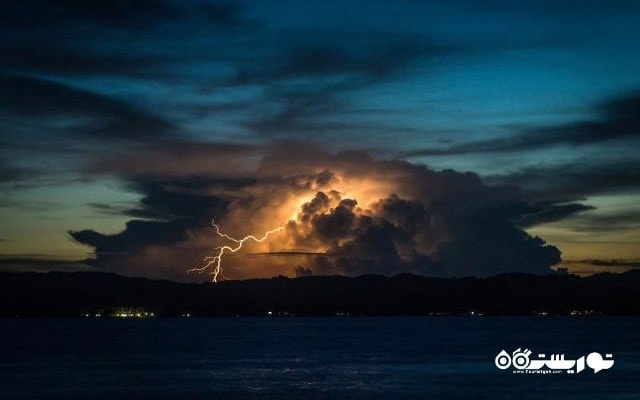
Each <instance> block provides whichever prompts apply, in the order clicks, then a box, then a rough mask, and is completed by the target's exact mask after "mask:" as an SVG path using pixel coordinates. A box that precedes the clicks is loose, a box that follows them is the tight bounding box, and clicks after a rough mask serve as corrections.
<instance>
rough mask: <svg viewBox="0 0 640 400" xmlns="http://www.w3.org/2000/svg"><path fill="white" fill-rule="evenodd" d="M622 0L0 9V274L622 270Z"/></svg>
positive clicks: (629, 50) (86, 4)
mask: <svg viewBox="0 0 640 400" xmlns="http://www.w3.org/2000/svg"><path fill="white" fill-rule="evenodd" d="M639 15H640V2H637V1H604V0H602V1H569V0H567V1H557V0H554V1H551V0H549V1H482V2H479V1H471V0H469V1H438V2H436V1H433V2H428V1H422V2H409V1H398V2H382V1H380V2H377V1H362V2H360V1H277V0H273V1H253V2H218V1H202V2H201V1H163V0H152V1H131V2H130V1H107V0H97V1H81V0H68V1H64V0H58V1H45V0H42V1H32V0H25V1H15V2H8V3H6V4H3V5H2V8H0V32H1V34H2V41H0V129H1V135H0V190H1V191H0V215H1V221H2V223H1V224H0V269H4V270H39V271H49V270H99V271H113V272H117V273H121V274H125V275H130V276H148V277H153V278H168V279H175V280H206V279H209V277H208V276H206V274H205V275H198V274H195V275H194V274H191V275H188V274H187V270H188V269H189V268H194V267H198V266H200V265H202V258H203V257H204V256H206V255H212V252H214V248H215V246H219V245H222V244H224V243H222V242H221V241H220V240H219V239H220V238H218V237H216V235H215V230H214V229H213V227H212V226H211V220H212V219H213V218H215V221H216V222H217V223H219V224H220V226H221V229H222V230H223V231H224V232H225V233H228V234H229V235H231V236H233V237H242V236H244V235H249V234H253V235H256V236H262V235H263V234H264V233H265V232H266V231H267V230H270V229H273V228H277V227H282V228H283V229H282V230H281V231H279V232H277V233H275V234H274V235H273V236H272V237H270V238H269V240H267V241H265V242H263V243H261V244H252V245H249V246H247V248H246V249H242V251H239V252H238V253H237V254H233V255H232V256H231V257H228V258H225V263H224V277H225V278H230V279H243V278H250V277H267V276H274V275H280V274H281V275H286V276H296V275H298V276H299V275H309V274H345V275H359V274H363V273H380V274H386V275H394V274H397V273H400V272H412V273H418V274H423V275H433V276H467V275H476V276H487V275H493V274H497V273H503V272H512V271H521V272H530V273H548V272H550V271H551V269H552V268H556V267H558V266H564V267H567V268H568V269H569V270H570V271H573V272H577V273H580V274H588V273H594V272H601V271H610V272H620V271H624V270H627V269H630V268H638V267H640V246H639V244H640V192H639V189H640V172H639V171H640V156H639V155H638V151H639V150H640V72H639V71H640V52H639V51H638V50H639V47H638V43H639V40H640V24H638V16H639Z"/></svg>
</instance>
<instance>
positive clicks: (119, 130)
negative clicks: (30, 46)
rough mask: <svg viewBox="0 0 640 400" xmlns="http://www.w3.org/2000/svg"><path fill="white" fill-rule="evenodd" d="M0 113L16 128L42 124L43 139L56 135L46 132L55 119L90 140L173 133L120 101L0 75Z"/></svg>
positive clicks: (166, 124)
mask: <svg viewBox="0 0 640 400" xmlns="http://www.w3.org/2000/svg"><path fill="white" fill-rule="evenodd" d="M0 110H1V111H0V115H2V116H3V117H4V118H6V119H8V120H9V121H11V119H14V120H15V122H14V124H16V125H19V124H21V122H20V121H21V119H27V120H29V121H31V123H33V121H34V120H41V121H42V125H43V130H42V131H41V132H39V133H38V134H40V135H44V136H45V137H47V136H49V135H50V134H51V131H53V132H56V129H55V128H52V129H47V127H51V125H52V122H54V121H55V120H56V119H58V120H60V121H65V120H67V121H68V120H69V119H72V120H73V119H75V120H76V122H77V123H76V124H75V125H72V127H70V128H68V129H69V130H70V131H71V132H69V133H72V134H75V135H76V136H84V137H90V138H113V139H136V138H137V139H141V138H153V137H156V138H157V137H161V136H163V135H168V134H169V133H170V132H171V131H172V130H174V126H173V124H172V123H171V122H168V121H166V120H164V119H162V118H160V117H157V116H154V115H151V114H149V113H146V112H144V111H142V110H140V109H137V108H136V107H134V106H132V105H129V104H127V103H125V102H122V101H120V100H116V99H113V98H110V97H107V96H103V95H99V94H95V93H91V92H89V91H86V90H82V89H78V88H74V87H71V86H68V85H65V84H62V83H58V82H54V81H50V80H44V79H39V78H34V77H27V76H18V75H0ZM53 125H54V126H55V124H53ZM9 126H11V122H9Z"/></svg>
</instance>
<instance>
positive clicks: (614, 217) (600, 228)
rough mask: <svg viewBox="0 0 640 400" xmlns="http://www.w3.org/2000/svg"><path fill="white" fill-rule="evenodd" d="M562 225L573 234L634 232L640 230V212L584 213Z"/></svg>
mask: <svg viewBox="0 0 640 400" xmlns="http://www.w3.org/2000/svg"><path fill="white" fill-rule="evenodd" d="M564 225H565V226H566V228H568V229H571V230H573V231H575V232H592V233H594V234H605V233H613V232H618V233H620V232H624V231H635V230H637V229H639V228H640V211H638V210H633V209H631V210H627V211H620V212H606V213H605V212H598V213H595V212H592V213H584V214H579V215H576V216H574V217H573V218H571V219H569V220H567V221H566V222H565V224H564Z"/></svg>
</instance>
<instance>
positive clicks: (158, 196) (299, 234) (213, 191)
mask: <svg viewBox="0 0 640 400" xmlns="http://www.w3.org/2000/svg"><path fill="white" fill-rule="evenodd" d="M127 179H129V180H131V181H136V182H137V183H136V189H137V190H138V191H139V192H141V193H142V194H143V198H142V200H141V204H140V207H137V208H136V209H135V210H129V215H137V216H144V217H145V219H134V220H132V221H130V222H129V223H128V224H127V227H126V229H125V230H124V231H122V232H120V233H118V234H112V235H105V234H100V233H98V232H95V231H93V230H83V231H72V232H71V236H72V237H73V238H74V239H75V240H77V241H78V242H80V243H83V244H86V245H89V246H91V247H93V248H94V249H95V255H96V256H95V259H94V260H92V261H91V262H92V263H93V264H94V265H96V266H98V267H99V268H106V269H111V270H116V271H118V272H123V273H128V274H132V273H133V274H144V275H150V276H163V277H167V276H169V277H172V278H177V279H180V278H182V279H184V278H185V277H186V276H185V271H186V269H187V268H188V267H192V266H194V263H197V262H198V259H199V258H201V257H202V256H203V255H204V254H206V252H207V248H211V247H214V246H215V245H216V243H217V242H216V238H215V235H213V234H212V231H211V230H210V226H209V225H208V224H209V222H210V219H211V218H213V217H215V218H216V221H217V222H218V223H220V224H221V225H222V226H223V229H225V230H226V231H228V232H231V233H234V235H232V236H242V235H245V234H261V233H262V232H264V231H266V230H268V229H272V228H274V227H276V226H283V227H285V229H284V231H283V232H282V233H280V234H278V235H274V238H273V239H272V240H271V239H270V241H269V242H268V243H265V244H260V245H255V247H254V248H252V249H248V250H247V251H248V252H251V251H253V252H254V253H261V254H262V256H258V257H241V256H237V257H230V258H228V259H225V262H226V265H225V271H226V274H227V276H229V277H234V278H246V277H253V276H271V275H276V274H286V275H295V274H298V275H300V273H301V272H304V273H305V274H308V273H313V274H345V275H359V274H364V273H380V274H386V275H393V274H397V273H400V272H413V273H420V274H425V275H440V276H468V275H476V276H486V275H493V274H498V273H504V272H511V271H522V272H530V273H545V272H548V271H549V267H550V266H552V265H554V264H557V263H558V262H559V261H560V252H559V251H558V249H557V248H555V247H554V246H551V245H548V244H546V243H545V242H544V241H543V240H542V239H540V238H537V237H532V236H530V235H529V234H527V233H526V232H524V231H523V230H522V229H520V228H519V227H518V226H517V225H516V222H515V221H517V219H519V218H522V216H523V212H524V210H526V208H525V207H520V208H518V207H519V206H518V205H521V204H522V201H523V199H522V198H521V195H520V194H519V193H518V192H517V191H516V190H513V189H509V188H505V187H493V186H487V185H485V184H484V183H483V182H482V180H481V179H480V177H479V176H478V175H476V174H473V173H460V172H456V171H453V170H444V171H435V170H432V169H429V168H427V167H425V166H420V165H414V164H411V163H408V162H404V161H397V160H393V161H390V160H375V159H372V158H371V157H370V156H368V155H367V154H366V153H361V152H343V153H338V154H332V153H328V152H324V151H321V150H314V149H311V148H305V147H304V146H301V145H280V146H277V147H272V148H270V149H268V150H267V151H266V153H265V154H264V156H263V158H262V161H261V162H260V164H259V167H258V168H257V170H256V171H254V173H253V174H252V176H251V177H247V176H245V177H237V176H236V177H233V178H228V179H222V178H220V177H219V176H217V177H215V178H211V179H205V178H204V177H202V176H199V177H197V178H194V177H193V176H182V177H180V176H177V177H176V176H174V177H172V178H171V179H170V180H162V179H156V178H152V177H150V176H145V177H136V178H134V177H128V178H127ZM514 209H515V210H516V211H514ZM518 209H520V210H522V211H517V210H518ZM282 254H287V257H282V256H281V255H282ZM301 268H302V269H301ZM132 271H133V272H132Z"/></svg>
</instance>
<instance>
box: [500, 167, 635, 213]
mask: <svg viewBox="0 0 640 400" xmlns="http://www.w3.org/2000/svg"><path fill="white" fill-rule="evenodd" d="M487 180H488V181H489V182H492V183H494V184H498V185H507V186H517V187H520V188H522V190H523V191H525V192H526V194H527V196H528V197H529V198H531V199H536V200H554V201H565V202H566V201H575V200H579V199H583V198H585V197H587V196H589V195H594V194H603V193H633V192H637V191H639V190H640V162H637V161H635V160H625V159H624V158H623V159H620V160H615V161H598V160H590V162H588V163H587V162H576V163H567V164H557V165H551V166H542V167H527V168H523V169H521V170H520V171H516V172H513V173H510V174H506V175H499V176H492V177H488V178H487Z"/></svg>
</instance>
